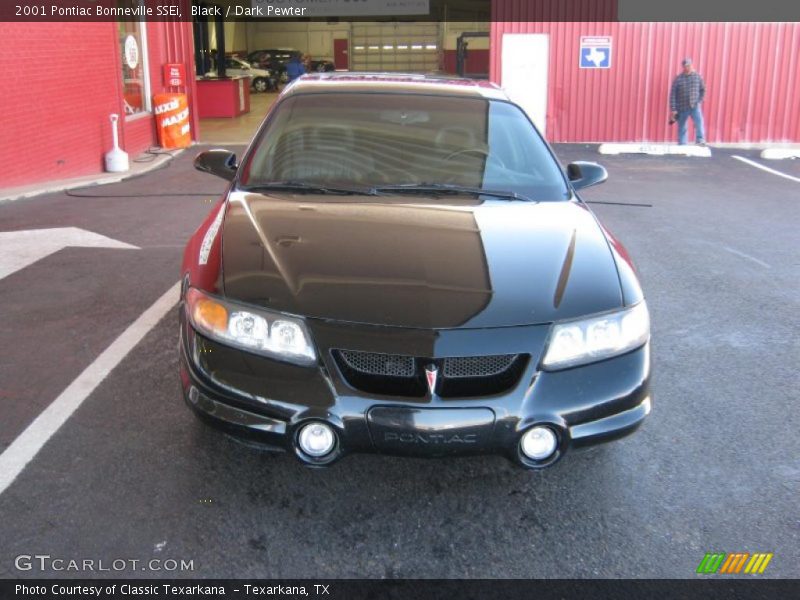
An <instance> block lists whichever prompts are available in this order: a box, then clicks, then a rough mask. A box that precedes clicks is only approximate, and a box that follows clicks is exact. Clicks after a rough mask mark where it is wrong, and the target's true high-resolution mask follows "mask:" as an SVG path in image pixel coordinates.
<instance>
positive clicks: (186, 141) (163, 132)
mask: <svg viewBox="0 0 800 600" xmlns="http://www.w3.org/2000/svg"><path fill="white" fill-rule="evenodd" d="M153 104H154V106H153V113H154V114H155V116H156V129H157V130H158V142H159V144H161V147H162V148H186V147H188V146H189V145H191V143H192V131H191V126H190V124H189V104H188V102H187V99H186V94H156V95H155V96H154V97H153Z"/></svg>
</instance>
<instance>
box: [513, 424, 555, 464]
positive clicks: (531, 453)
mask: <svg viewBox="0 0 800 600" xmlns="http://www.w3.org/2000/svg"><path fill="white" fill-rule="evenodd" d="M520 446H521V448H522V453H523V454H524V455H525V456H527V457H528V458H530V459H532V460H544V459H546V458H549V457H550V456H552V455H553V452H555V451H556V447H557V446H558V438H557V437H556V434H555V433H553V430H552V429H550V428H549V427H533V428H531V429H530V430H528V431H527V432H525V435H523V436H522V442H521V443H520Z"/></svg>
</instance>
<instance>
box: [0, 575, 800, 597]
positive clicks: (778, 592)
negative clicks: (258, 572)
mask: <svg viewBox="0 0 800 600" xmlns="http://www.w3.org/2000/svg"><path fill="white" fill-rule="evenodd" d="M797 584H798V582H797V581H790V580H774V579H773V580H769V579H765V580H753V579H751V580H747V579H722V578H715V579H703V580H700V579H697V580H681V579H667V580H652V579H640V580H631V579H628V580H609V579H596V580H591V579H582V580H559V579H553V580H542V579H538V580H521V579H515V580H486V579H480V580H436V579H427V580H413V579H399V580H375V581H368V580H257V579H255V580H233V579H198V580H190V579H175V580H148V579H127V580H110V579H84V580H79V579H72V580H52V579H51V580H47V579H40V580H8V579H6V580H0V598H3V600H7V599H11V598H14V599H20V600H22V599H32V598H38V599H50V598H58V599H59V600H79V599H80V600H84V599H86V598H100V599H103V600H108V599H130V598H151V599H152V598H159V599H164V600H167V599H179V598H180V599H188V598H214V599H220V598H232V599H235V600H244V599H248V600H249V599H253V598H262V599H279V600H373V599H374V600H379V599H380V600H384V599H386V600H428V599H431V600H434V599H436V600H479V599H481V600H482V599H484V598H486V599H492V600H495V599H497V600H518V599H519V600H522V599H525V600H528V599H536V600H569V599H571V598H576V599H580V600H595V599H596V600H646V599H649V598H657V599H658V600H672V599H676V600H677V599H681V600H684V599H688V598H703V599H704V600H716V599H718V598H720V599H722V598H724V599H726V600H739V599H742V600H744V599H754V600H761V599H764V600H767V599H770V600H772V599H774V598H784V597H790V596H793V595H795V594H796V590H797ZM792 592H795V594H792Z"/></svg>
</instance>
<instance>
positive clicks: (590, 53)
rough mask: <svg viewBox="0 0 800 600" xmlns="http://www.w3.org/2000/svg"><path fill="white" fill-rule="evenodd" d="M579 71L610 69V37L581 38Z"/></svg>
mask: <svg viewBox="0 0 800 600" xmlns="http://www.w3.org/2000/svg"><path fill="white" fill-rule="evenodd" d="M580 67H581V69H609V68H611V36H585V35H584V36H581V60H580Z"/></svg>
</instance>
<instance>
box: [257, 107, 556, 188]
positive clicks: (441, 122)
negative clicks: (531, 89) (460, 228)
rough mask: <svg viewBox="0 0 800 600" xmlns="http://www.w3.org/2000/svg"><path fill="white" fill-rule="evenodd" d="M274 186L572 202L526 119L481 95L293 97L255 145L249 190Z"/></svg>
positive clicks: (551, 161)
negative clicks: (429, 187)
mask: <svg viewBox="0 0 800 600" xmlns="http://www.w3.org/2000/svg"><path fill="white" fill-rule="evenodd" d="M274 181H301V182H307V183H313V184H325V185H334V184H338V185H350V186H376V185H377V186H380V185H415V184H416V185H421V184H452V185H459V186H469V187H478V188H481V189H487V190H495V191H499V190H502V191H513V192H517V193H519V194H523V195H525V196H527V197H529V198H532V199H535V200H563V199H566V198H568V197H569V192H568V190H567V187H566V184H565V182H564V178H563V175H562V173H561V170H560V168H559V166H558V164H557V163H556V161H555V159H554V158H553V157H552V155H551V154H550V152H549V150H548V148H547V146H546V145H545V143H544V142H543V140H542V139H541V137H540V136H539V134H538V133H537V132H536V130H535V129H534V127H533V125H531V123H530V121H529V120H528V118H527V117H526V116H525V114H524V113H523V112H522V111H521V110H520V109H519V108H518V107H516V106H515V105H513V104H510V103H507V102H502V101H489V100H486V99H482V98H455V97H451V96H425V95H419V94H384V93H378V94H376V93H370V94H364V93H362V94H357V93H351V94H347V93H325V94H300V95H297V96H293V97H289V98H287V99H285V100H283V101H281V103H280V104H279V105H278V106H277V107H276V109H275V111H274V112H273V116H272V118H271V120H270V122H269V123H268V124H267V126H266V127H265V129H264V130H263V131H262V132H261V134H260V135H259V137H258V139H257V140H256V141H255V142H254V147H253V151H252V152H251V153H250V158H249V159H248V163H247V165H246V166H245V168H244V169H243V171H242V179H241V183H242V184H243V185H245V186H250V185H252V186H257V185H259V184H264V183H269V182H274Z"/></svg>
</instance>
